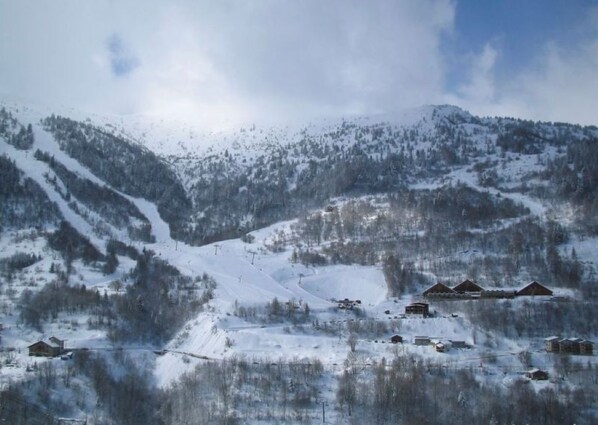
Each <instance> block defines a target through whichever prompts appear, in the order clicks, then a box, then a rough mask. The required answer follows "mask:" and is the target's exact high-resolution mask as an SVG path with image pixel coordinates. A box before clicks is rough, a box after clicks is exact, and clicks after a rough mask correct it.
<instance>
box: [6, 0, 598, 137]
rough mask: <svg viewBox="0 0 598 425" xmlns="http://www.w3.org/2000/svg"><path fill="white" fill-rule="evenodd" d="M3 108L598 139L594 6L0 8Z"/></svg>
mask: <svg viewBox="0 0 598 425" xmlns="http://www.w3.org/2000/svg"><path fill="white" fill-rule="evenodd" d="M0 97H2V98H5V99H21V100H24V101H28V102H33V103H40V104H50V105H51V104H60V105H67V106H72V107H75V108H78V109H82V110H85V111H90V112H98V113H102V114H119V115H120V114H152V115H156V116H164V117H169V118H180V119H183V120H193V121H194V122H197V123H201V124H203V125H205V126H206V127H209V128H217V127H218V126H220V125H225V124H228V125H230V124H231V123H233V124H234V123H244V122H252V121H257V122H266V121H268V122H271V121H287V120H295V119H302V120H303V119H309V118H313V117H328V116H340V115H343V116H345V115H351V114H375V113H382V112H387V113H392V112H396V111H399V110H401V109H405V108H409V107H415V106H420V105H424V104H440V103H451V104H456V105H458V106H461V107H463V108H465V109H468V110H470V111H471V112H473V113H476V114H481V115H508V116H516V117H522V118H531V119H542V120H550V121H571V122H577V123H582V124H595V125H598V1H596V0H503V1H499V0H497V1H492V0H488V1H480V0H413V1H409V0H405V1H402V0H395V1H386V0H381V1H376V0H368V1H364V0H338V1H336V0H244V1H241V0H218V1H216V0H209V1H208V0H206V1H201V0H194V1H191V0H189V1H183V0H181V1H178V0H174V1H158V0H155V1H151V0H129V1H128V0H95V1H82V0H70V1H65V0H52V1H44V0H38V1H34V0H0Z"/></svg>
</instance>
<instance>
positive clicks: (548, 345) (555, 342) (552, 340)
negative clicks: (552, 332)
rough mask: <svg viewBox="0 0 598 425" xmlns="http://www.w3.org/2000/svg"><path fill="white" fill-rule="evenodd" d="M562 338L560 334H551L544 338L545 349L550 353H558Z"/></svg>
mask: <svg viewBox="0 0 598 425" xmlns="http://www.w3.org/2000/svg"><path fill="white" fill-rule="evenodd" d="M560 341H561V338H559V337H558V336H550V337H548V338H545V339H544V349H545V350H546V351H547V352H549V353H558V352H559V351H560V349H559V342H560Z"/></svg>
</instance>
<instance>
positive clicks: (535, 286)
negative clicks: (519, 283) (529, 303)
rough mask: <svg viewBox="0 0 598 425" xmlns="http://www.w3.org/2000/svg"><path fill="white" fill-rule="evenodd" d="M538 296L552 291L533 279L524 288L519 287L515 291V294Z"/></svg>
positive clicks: (550, 293)
mask: <svg viewBox="0 0 598 425" xmlns="http://www.w3.org/2000/svg"><path fill="white" fill-rule="evenodd" d="M522 295H527V296H538V295H546V296H551V295H552V291H551V290H550V289H548V288H547V287H546V286H544V285H541V284H539V283H538V282H536V281H535V280H534V281H533V282H532V283H530V284H529V285H527V286H526V287H525V288H522V289H520V290H519V291H517V296H522Z"/></svg>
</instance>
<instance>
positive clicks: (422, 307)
mask: <svg viewBox="0 0 598 425" xmlns="http://www.w3.org/2000/svg"><path fill="white" fill-rule="evenodd" d="M405 314H421V315H422V316H424V317H427V316H428V315H429V314H430V306H429V305H428V304H426V303H411V304H409V305H407V306H405Z"/></svg>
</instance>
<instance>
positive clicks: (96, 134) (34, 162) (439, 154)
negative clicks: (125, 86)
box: [0, 104, 598, 424]
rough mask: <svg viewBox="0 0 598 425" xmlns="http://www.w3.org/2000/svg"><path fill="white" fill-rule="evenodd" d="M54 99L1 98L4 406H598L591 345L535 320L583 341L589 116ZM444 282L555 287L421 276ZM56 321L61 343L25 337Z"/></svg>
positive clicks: (146, 416) (595, 140)
mask: <svg viewBox="0 0 598 425" xmlns="http://www.w3.org/2000/svg"><path fill="white" fill-rule="evenodd" d="M68 113H69V111H43V110H40V109H36V108H34V107H27V106H14V105H8V104H6V105H4V106H3V107H2V106H0V175H2V176H3V177H2V187H1V188H0V199H1V200H2V203H1V205H0V232H1V233H0V283H1V284H0V291H1V292H0V300H1V305H2V310H1V311H0V323H2V325H3V330H2V331H1V332H2V333H1V336H2V340H1V344H2V348H3V351H2V352H1V353H0V356H1V357H0V361H1V364H2V370H1V383H2V385H3V386H4V388H5V392H4V393H3V397H5V398H4V399H5V400H7V406H9V407H7V411H8V412H10V414H11V415H12V418H13V419H15V422H14V423H35V422H34V420H39V421H43V419H38V418H37V416H36V415H39V417H40V418H43V417H49V416H51V417H53V418H56V417H59V416H62V417H75V418H86V419H88V423H94V424H96V423H97V424H100V423H123V424H124V423H127V424H129V423H130V424H133V423H163V424H169V423H173V424H174V423H316V422H320V421H321V420H322V409H323V408H324V409H328V410H327V411H326V418H327V419H329V420H330V421H333V422H334V423H365V422H367V421H368V418H373V417H375V418H376V419H375V423H402V422H401V421H403V420H404V418H405V417H411V418H420V419H422V418H425V417H426V412H428V411H429V409H433V410H434V412H435V415H437V417H443V418H444V419H443V422H448V423H463V422H464V421H465V422H469V421H471V422H473V421H478V422H482V423H491V422H493V421H494V423H511V422H516V423H519V422H520V421H522V423H523V422H525V423H551V422H550V421H552V423H569V422H576V423H588V424H589V423H592V422H593V421H594V420H595V419H596V410H595V406H593V404H592V400H593V399H594V398H595V397H596V396H597V394H596V387H595V381H596V379H597V375H596V374H597V370H598V369H597V368H596V366H597V364H596V360H595V359H596V357H595V356H581V355H580V356H574V355H555V354H552V353H547V352H546V351H545V349H544V339H545V338H546V337H549V336H551V335H559V336H562V337H579V338H582V339H584V340H590V341H594V342H596V341H598V325H597V323H596V321H595V320H594V319H593V317H594V311H595V308H596V293H597V288H598V286H597V285H598V283H597V282H596V280H595V273H596V266H597V264H596V250H597V248H596V247H597V246H598V222H597V221H596V220H597V219H596V217H597V214H596V213H597V212H598V211H597V209H598V203H597V200H598V196H596V195H597V194H596V192H595V191H596V187H598V186H597V184H596V183H597V180H598V168H597V167H598V165H597V164H598V158H597V155H598V128H596V127H581V126H577V125H570V124H564V123H544V122H530V121H522V120H518V119H514V118H490V117H476V116H473V115H471V114H469V113H468V112H466V111H464V110H461V109H459V108H457V107H453V106H428V107H423V108H419V109H415V110H410V111H406V112H404V113H402V114H399V115H397V116H379V117H362V118H351V119H346V120H341V121H339V122H325V123H319V124H317V125H316V124H310V125H306V126H298V127H297V126H296V127H285V128H259V127H257V126H251V127H249V128H245V129H241V130H239V131H236V132H234V131H229V132H227V133H222V134H212V135H209V134H207V135H200V134H199V132H198V130H196V129H194V128H193V126H184V125H183V126H179V128H178V129H177V130H176V131H173V132H168V131H167V128H168V127H167V126H166V125H165V126H164V127H160V125H159V123H158V124H154V125H152V126H149V124H146V123H145V122H144V121H143V120H134V119H131V120H129V121H126V120H123V119H119V120H111V119H110V118H105V117H97V116H94V117H90V118H89V119H86V118H85V117H81V116H80V115H77V114H71V115H70V116H69V115H68ZM63 114H64V116H63ZM177 125H179V124H177ZM165 134H170V136H169V138H168V139H167V138H165V136H164V135H165ZM163 137H164V138H163ZM160 140H161V141H160ZM465 279H471V280H473V281H475V282H476V283H478V284H479V285H481V286H482V287H484V288H485V290H487V291H488V293H494V294H496V293H498V292H497V291H503V292H508V291H515V290H518V289H521V288H523V287H524V286H525V285H527V284H528V283H529V282H531V281H538V282H540V283H542V284H543V285H545V286H547V287H549V288H550V289H551V290H552V291H553V293H554V294H553V296H517V297H514V296H513V297H504V298H500V299H495V298H484V299H478V297H477V296H476V297H453V298H449V297H444V298H442V297H436V298H434V297H433V298H424V297H423V295H422V293H423V291H424V290H425V289H426V288H428V287H430V286H432V285H433V284H435V283H437V282H442V283H444V284H446V285H448V286H450V287H454V286H456V285H457V284H459V283H461V282H462V281H464V280H465ZM345 299H347V300H348V302H349V301H353V302H352V303H350V302H349V304H350V308H349V304H347V303H346V302H343V300H345ZM413 302H426V303H428V304H429V308H430V314H429V317H425V316H420V315H412V314H406V307H407V306H408V305H410V304H411V303H413ZM53 335H54V336H57V337H59V338H61V339H65V340H66V342H65V345H66V347H67V351H69V352H72V353H74V355H73V358H68V357H67V359H66V360H64V361H62V360H60V359H59V358H57V359H44V358H34V357H29V356H28V350H27V347H28V346H29V345H30V344H33V343H34V342H36V341H38V340H45V339H47V338H49V337H51V336H53ZM393 335H400V336H402V338H403V343H402V344H392V343H391V342H390V338H391V336H393ZM416 336H427V337H429V338H430V339H431V340H436V341H444V343H447V342H449V341H453V345H454V348H453V349H451V350H448V351H446V352H440V351H438V350H436V349H435V348H434V347H431V346H430V345H429V344H427V345H422V346H420V345H415V344H414V338H415V337H416ZM449 345H450V344H449ZM459 345H461V348H458V346H459ZM465 347H466V348H465ZM532 367H533V368H540V369H543V370H546V371H548V373H549V377H550V379H549V380H547V381H532V383H531V384H530V383H529V381H528V380H527V379H526V378H525V377H524V373H525V372H526V371H528V370H529V369H531V368H532ZM416 382H419V384H418V385H415V383H416ZM117 388H118V389H117ZM442 388H454V389H455V390H454V391H445V390H442ZM190 394H193V395H192V396H191V395H190ZM513 394H515V395H516V397H514V398H513ZM508 399H511V400H518V401H517V402H516V403H515V405H514V406H513V409H510V411H505V409H500V408H498V406H500V405H504V403H507V400H508ZM148 400H150V401H151V402H148ZM547 404H550V405H551V406H552V407H551V408H552V409H553V411H552V412H551V413H550V415H548V416H541V415H540V416H539V415H537V414H536V410H535V409H540V407H539V406H545V405H547ZM22 405H28V406H37V407H36V408H34V409H33V410H32V411H31V413H30V415H31V416H30V417H29V418H27V417H25V416H23V415H24V414H21V413H18V412H19V406H22ZM130 406H135V408H136V411H135V414H132V413H131V408H130ZM322 406H324V407H322ZM466 406H467V407H468V408H467V409H465V408H464V407H466ZM474 406H475V407H474ZM11 409H12V410H11ZM507 410H508V409H507ZM447 412H458V414H454V415H451V417H447V416H446V413H447ZM3 414H4V413H3ZM44 415H46V416H44ZM48 415H49V416H48ZM16 418H18V420H20V421H21V422H18V421H16ZM33 418H35V419H33ZM547 418H549V419H547ZM422 420H423V419H422ZM28 421H29V422H28ZM185 421H188V422H185ZM416 422H417V420H416ZM46 423H48V422H46ZM432 423H435V422H434V421H432Z"/></svg>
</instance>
